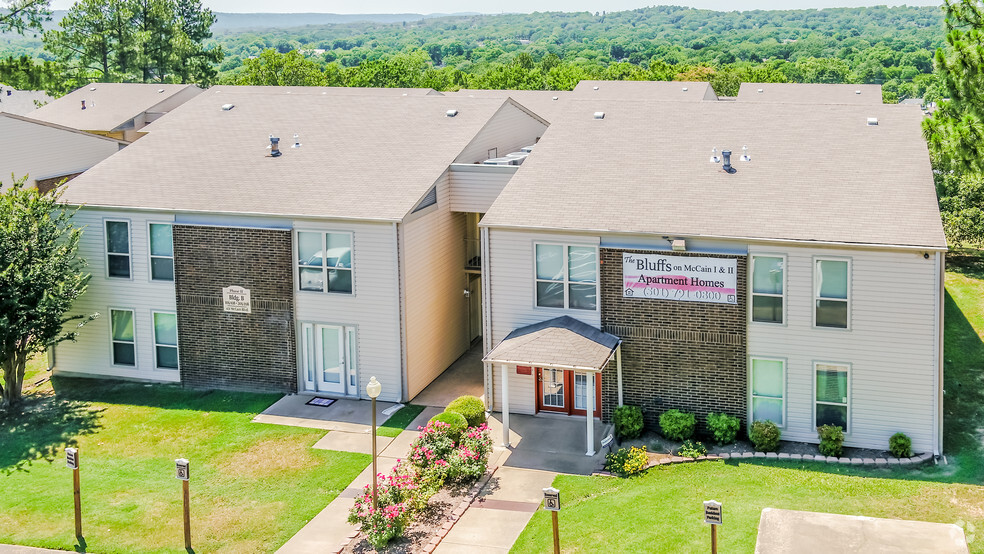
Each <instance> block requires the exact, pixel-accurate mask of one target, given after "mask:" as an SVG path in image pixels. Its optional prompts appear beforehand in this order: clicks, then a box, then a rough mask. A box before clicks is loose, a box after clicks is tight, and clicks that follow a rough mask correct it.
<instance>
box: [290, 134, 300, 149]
mask: <svg viewBox="0 0 984 554" xmlns="http://www.w3.org/2000/svg"><path fill="white" fill-rule="evenodd" d="M300 147H301V137H300V136H298V134H297V133H294V145H293V146H291V148H300Z"/></svg>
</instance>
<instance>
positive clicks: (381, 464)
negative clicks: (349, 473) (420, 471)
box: [346, 456, 396, 517]
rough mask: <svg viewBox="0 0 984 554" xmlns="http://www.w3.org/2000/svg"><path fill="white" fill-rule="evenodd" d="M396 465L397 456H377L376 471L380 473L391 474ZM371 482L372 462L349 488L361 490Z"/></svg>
mask: <svg viewBox="0 0 984 554" xmlns="http://www.w3.org/2000/svg"><path fill="white" fill-rule="evenodd" d="M394 467H396V458H388V457H384V456H376V471H377V472H378V473H382V474H383V475H389V473H390V472H391V471H393V468H394ZM370 483H372V463H370V464H369V465H367V466H366V468H365V469H363V470H362V473H360V474H359V476H358V477H356V478H355V479H354V480H353V481H352V484H350V485H349V488H358V489H359V490H362V487H364V486H366V485H368V484H370ZM349 507H351V506H349ZM347 516H348V512H346V517H347Z"/></svg>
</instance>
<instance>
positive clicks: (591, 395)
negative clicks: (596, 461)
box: [584, 371, 595, 456]
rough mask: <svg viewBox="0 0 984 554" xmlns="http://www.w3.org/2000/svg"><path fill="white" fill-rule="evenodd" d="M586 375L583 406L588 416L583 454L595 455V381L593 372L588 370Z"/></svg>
mask: <svg viewBox="0 0 984 554" xmlns="http://www.w3.org/2000/svg"><path fill="white" fill-rule="evenodd" d="M587 377H588V379H587V381H588V383H587V385H588V387H587V389H588V390H587V393H588V405H587V406H585V408H587V409H586V410H585V412H586V414H587V416H588V417H587V419H588V451H587V452H586V453H585V454H584V455H585V456H594V455H595V449H594V411H595V390H594V382H595V374H594V373H593V372H591V371H589V372H588V374H587Z"/></svg>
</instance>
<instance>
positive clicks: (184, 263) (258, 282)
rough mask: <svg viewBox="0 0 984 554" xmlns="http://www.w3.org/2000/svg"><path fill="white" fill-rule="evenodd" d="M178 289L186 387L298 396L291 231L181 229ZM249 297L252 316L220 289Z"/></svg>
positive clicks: (176, 240)
mask: <svg viewBox="0 0 984 554" xmlns="http://www.w3.org/2000/svg"><path fill="white" fill-rule="evenodd" d="M173 236H174V288H175V293H176V295H177V307H178V345H179V349H178V352H179V356H180V366H181V381H182V383H183V384H184V385H185V386H189V387H195V388H209V389H233V390H249V391H276V392H296V391H297V359H296V356H295V349H294V302H293V298H294V296H293V270H292V256H291V252H292V250H291V233H290V231H278V230H269V229H242V228H229V227H197V226H190V225H175V226H174V227H173ZM228 286H240V287H244V288H247V289H249V290H250V299H251V304H252V305H251V310H252V313H249V314H242V313H232V312H226V311H224V310H223V307H222V289H223V288H224V287H228Z"/></svg>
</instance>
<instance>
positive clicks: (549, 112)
mask: <svg viewBox="0 0 984 554" xmlns="http://www.w3.org/2000/svg"><path fill="white" fill-rule="evenodd" d="M571 94H572V93H571V92H570V91H564V90H482V89H461V90H459V91H457V92H445V93H444V95H445V96H448V97H450V98H454V97H460V96H464V97H467V98H512V99H513V100H515V101H516V102H518V103H519V104H521V105H522V106H524V107H526V108H527V109H528V110H530V111H531V112H533V113H535V114H536V115H538V116H540V117H542V118H543V119H545V120H546V121H548V122H550V121H553V119H552V118H554V117H556V115H557V114H558V113H559V112H560V107H561V106H562V105H563V104H564V102H565V101H566V100H567V99H568V98H570V97H571Z"/></svg>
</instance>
